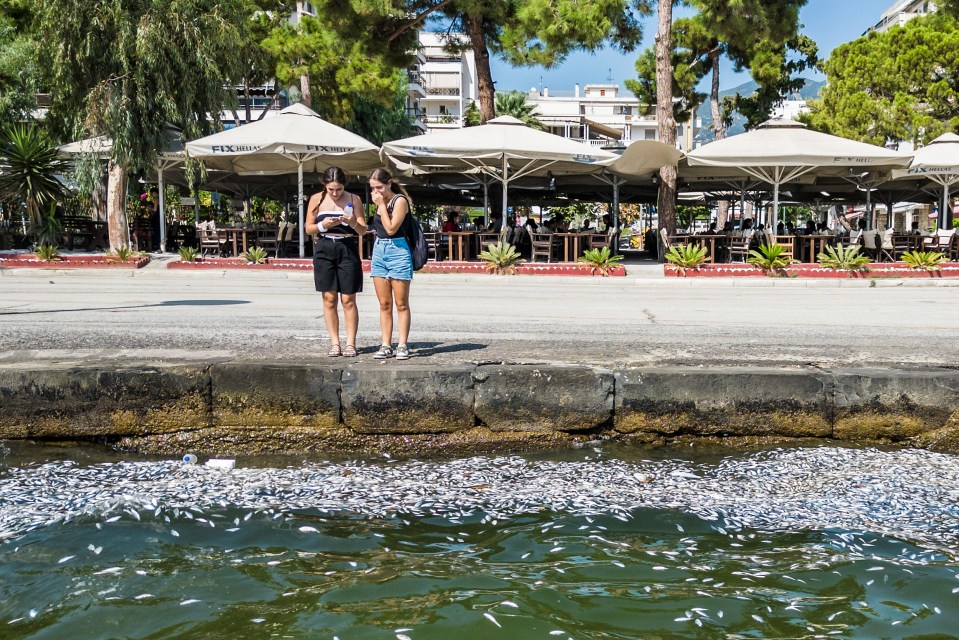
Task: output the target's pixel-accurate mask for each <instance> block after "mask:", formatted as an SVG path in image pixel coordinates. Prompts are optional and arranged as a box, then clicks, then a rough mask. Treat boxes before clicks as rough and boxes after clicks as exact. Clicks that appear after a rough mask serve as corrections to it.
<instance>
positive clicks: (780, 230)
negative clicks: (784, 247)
mask: <svg viewBox="0 0 959 640" xmlns="http://www.w3.org/2000/svg"><path fill="white" fill-rule="evenodd" d="M776 235H777V236H784V235H786V225H785V224H783V223H782V222H780V223H779V224H777V225H776Z"/></svg>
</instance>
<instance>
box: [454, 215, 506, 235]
mask: <svg viewBox="0 0 959 640" xmlns="http://www.w3.org/2000/svg"><path fill="white" fill-rule="evenodd" d="M502 228H503V214H502V213H500V212H498V211H494V212H493V213H491V214H489V224H488V225H486V231H490V232H493V233H499V232H500V230H501V229H502ZM457 231H459V229H457Z"/></svg>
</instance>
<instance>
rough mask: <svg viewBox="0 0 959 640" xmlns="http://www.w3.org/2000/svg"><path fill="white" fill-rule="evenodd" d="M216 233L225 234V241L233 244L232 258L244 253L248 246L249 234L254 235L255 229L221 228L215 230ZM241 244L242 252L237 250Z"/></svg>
mask: <svg viewBox="0 0 959 640" xmlns="http://www.w3.org/2000/svg"><path fill="white" fill-rule="evenodd" d="M216 231H218V232H222V233H224V234H226V241H227V242H228V243H230V242H232V243H233V255H234V256H238V255H240V254H241V253H246V250H247V247H248V246H249V234H251V233H253V234H255V233H256V229H254V228H253V227H222V228H219V229H216ZM241 244H242V246H243V251H242V252H241V251H240V250H239V248H240V245H241Z"/></svg>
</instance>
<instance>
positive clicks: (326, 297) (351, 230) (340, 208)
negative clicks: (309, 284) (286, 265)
mask: <svg viewBox="0 0 959 640" xmlns="http://www.w3.org/2000/svg"><path fill="white" fill-rule="evenodd" d="M306 210H307V215H306V232H307V233H309V234H315V235H316V239H315V241H314V242H313V280H314V283H315V284H316V290H317V291H320V292H322V293H323V319H324V320H325V321H326V330H327V332H329V335H330V343H331V346H330V352H329V353H328V354H327V355H328V356H330V357H337V356H346V357H348V358H355V357H356V331H357V329H358V327H359V324H360V316H359V313H358V312H357V310H356V294H357V293H358V292H360V291H362V290H363V267H362V263H361V262H360V253H359V245H358V242H357V240H358V236H362V235H363V234H364V233H366V220H365V219H364V217H363V203H362V201H361V200H360V198H359V196H357V195H355V194H352V193H349V192H348V191H346V174H345V173H344V172H343V170H342V169H340V168H339V167H330V168H328V169H327V170H326V171H324V172H323V191H321V192H319V193H315V194H313V195H312V196H311V197H310V202H309V204H308V205H307V209H306ZM337 294H338V295H337ZM337 297H339V301H340V302H341V303H342V304H343V320H344V322H345V324H346V347H345V348H341V347H340V318H339V314H338V312H337V308H336V303H337Z"/></svg>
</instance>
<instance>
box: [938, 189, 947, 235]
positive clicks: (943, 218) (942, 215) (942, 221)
mask: <svg viewBox="0 0 959 640" xmlns="http://www.w3.org/2000/svg"><path fill="white" fill-rule="evenodd" d="M948 205H949V183H948V182H943V183H942V206H941V207H939V228H940V229H945V228H946V222H947V220H948V219H949V216H948V215H947V213H946V207H947V206H948Z"/></svg>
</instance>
